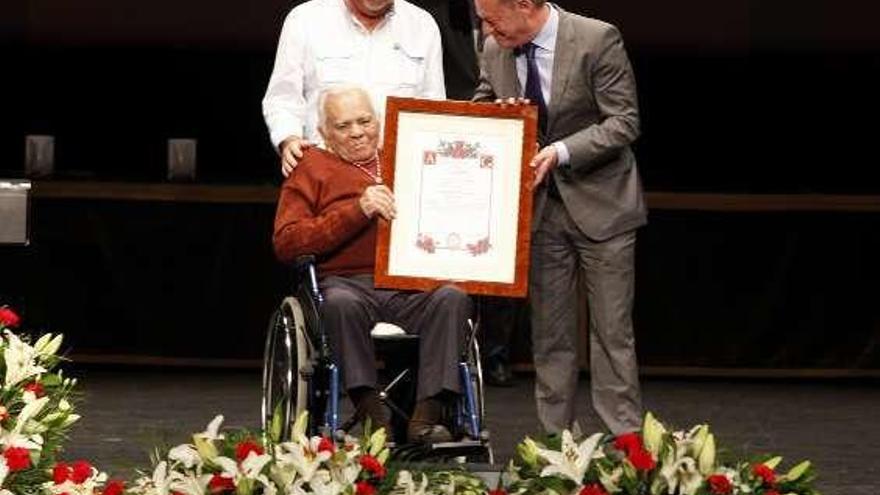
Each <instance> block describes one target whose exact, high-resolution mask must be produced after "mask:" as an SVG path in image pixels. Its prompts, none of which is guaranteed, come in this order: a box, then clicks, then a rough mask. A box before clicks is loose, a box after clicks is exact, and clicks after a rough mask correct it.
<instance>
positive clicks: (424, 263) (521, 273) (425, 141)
mask: <svg viewBox="0 0 880 495" xmlns="http://www.w3.org/2000/svg"><path fill="white" fill-rule="evenodd" d="M383 150H384V160H383V164H382V179H383V181H384V183H385V184H386V185H388V187H389V188H391V190H392V191H394V196H395V204H396V206H397V216H396V218H395V219H394V221H393V222H390V223H389V222H386V221H380V222H379V227H378V237H377V243H376V269H375V284H376V287H377V288H393V289H409V290H431V289H433V288H436V287H438V286H440V285H443V284H446V283H454V284H455V285H457V286H458V287H460V288H461V289H462V290H464V291H466V292H468V293H470V294H482V295H493V296H506V297H525V295H526V292H527V290H528V272H529V244H530V240H531V220H532V189H533V185H532V182H533V178H534V171H533V170H532V169H531V167H530V166H529V163H530V162H531V160H532V157H533V156H534V154H535V153H536V151H537V109H536V107H534V106H530V105H501V104H493V103H472V102H461V101H436V100H421V99H414V98H399V97H389V98H388V100H387V106H386V112H385V128H384V147H383Z"/></svg>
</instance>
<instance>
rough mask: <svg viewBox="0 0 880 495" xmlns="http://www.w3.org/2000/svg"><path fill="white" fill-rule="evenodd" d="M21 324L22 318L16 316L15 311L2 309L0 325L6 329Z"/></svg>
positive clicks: (0, 309)
mask: <svg viewBox="0 0 880 495" xmlns="http://www.w3.org/2000/svg"><path fill="white" fill-rule="evenodd" d="M19 323H21V318H19V317H18V315H17V314H15V311H13V310H11V309H9V308H0V325H2V326H4V327H9V328H12V327H17V326H18V324H19Z"/></svg>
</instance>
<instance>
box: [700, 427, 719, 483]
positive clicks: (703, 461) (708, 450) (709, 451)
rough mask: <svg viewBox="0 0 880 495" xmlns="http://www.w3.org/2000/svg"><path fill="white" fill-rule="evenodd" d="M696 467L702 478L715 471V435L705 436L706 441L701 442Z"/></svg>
mask: <svg viewBox="0 0 880 495" xmlns="http://www.w3.org/2000/svg"><path fill="white" fill-rule="evenodd" d="M707 431H708V430H707ZM697 467H698V468H699V470H700V473H702V474H703V476H709V475H710V474H712V472H713V471H714V470H715V435H713V434H711V433H709V434H708V435H706V440H705V441H704V442H703V448H702V449H701V450H700V457H699V458H698V459H697Z"/></svg>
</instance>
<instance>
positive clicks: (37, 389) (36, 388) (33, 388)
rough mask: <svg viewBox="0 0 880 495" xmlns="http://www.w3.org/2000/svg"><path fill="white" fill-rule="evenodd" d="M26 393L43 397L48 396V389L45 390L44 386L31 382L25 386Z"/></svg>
mask: <svg viewBox="0 0 880 495" xmlns="http://www.w3.org/2000/svg"><path fill="white" fill-rule="evenodd" d="M24 391H25V392H33V393H34V395H36V396H37V397H42V396H44V395H46V389H44V388H43V384H42V383H40V382H30V383H28V384H27V385H25V386H24Z"/></svg>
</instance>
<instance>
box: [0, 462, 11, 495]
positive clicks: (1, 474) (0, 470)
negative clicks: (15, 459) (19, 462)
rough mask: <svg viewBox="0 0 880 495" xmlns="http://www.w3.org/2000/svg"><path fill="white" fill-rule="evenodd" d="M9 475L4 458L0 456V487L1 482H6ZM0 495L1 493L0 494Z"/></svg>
mask: <svg viewBox="0 0 880 495" xmlns="http://www.w3.org/2000/svg"><path fill="white" fill-rule="evenodd" d="M8 474H9V466H8V465H7V464H6V458H5V457H3V456H0V486H3V482H4V481H5V480H6V476H7V475H8ZM0 495H2V492H0Z"/></svg>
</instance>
